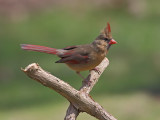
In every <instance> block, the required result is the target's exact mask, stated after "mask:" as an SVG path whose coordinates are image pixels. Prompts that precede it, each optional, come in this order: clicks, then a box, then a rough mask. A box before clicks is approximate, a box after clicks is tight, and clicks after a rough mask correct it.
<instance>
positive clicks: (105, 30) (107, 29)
mask: <svg viewBox="0 0 160 120" xmlns="http://www.w3.org/2000/svg"><path fill="white" fill-rule="evenodd" d="M104 34H105V36H106V38H108V39H112V34H111V26H110V24H109V22H107V26H106V28H104Z"/></svg>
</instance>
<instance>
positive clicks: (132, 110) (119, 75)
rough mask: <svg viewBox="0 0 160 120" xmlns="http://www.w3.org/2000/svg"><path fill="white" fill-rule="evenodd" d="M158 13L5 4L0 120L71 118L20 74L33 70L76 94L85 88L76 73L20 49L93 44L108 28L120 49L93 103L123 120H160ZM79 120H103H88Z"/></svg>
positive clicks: (55, 97)
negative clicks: (28, 68) (46, 73)
mask: <svg viewBox="0 0 160 120" xmlns="http://www.w3.org/2000/svg"><path fill="white" fill-rule="evenodd" d="M159 5H160V1H159V0H67V1H66V0H0V41H1V44H0V119H1V120H22V119H23V120H44V119H47V120H62V119H63V118H64V116H65V112H66V109H67V106H68V105H69V103H68V101H66V99H64V98H63V97H61V96H60V95H59V94H57V93H56V92H54V91H53V90H50V89H49V88H46V87H44V86H42V85H41V84H39V83H38V82H36V81H33V80H31V79H30V78H28V77H27V76H26V75H25V74H24V73H23V72H22V71H21V70H20V68H21V67H22V68H24V67H26V66H27V65H28V64H30V63H33V62H36V63H39V64H40V66H41V67H42V68H43V69H45V70H47V71H49V72H50V73H52V74H54V75H55V76H57V77H59V78H60V79H63V80H64V81H66V82H67V83H69V84H71V85H72V86H73V87H75V88H76V89H79V88H80V86H81V83H82V79H81V78H80V77H78V76H77V75H76V74H75V72H74V71H72V70H70V69H69V68H68V67H67V66H65V65H64V64H55V63H54V62H55V61H56V60H58V58H57V57H56V56H53V55H49V54H43V53H38V52H28V51H22V50H21V49H20V44H22V43H28V44H38V45H44V46H49V47H55V48H63V47H66V46H70V45H77V44H87V43H91V42H92V41H93V40H94V39H95V38H96V37H97V36H98V35H99V32H100V31H101V29H103V28H104V27H105V26H106V23H107V21H109V22H110V24H111V29H112V35H113V38H114V39H115V40H116V41H117V42H118V44H116V45H113V46H112V47H111V49H110V51H109V53H108V55H107V57H108V59H109V60H110V65H109V67H108V68H107V69H106V70H105V72H104V73H103V75H102V76H101V78H100V79H99V82H98V83H97V84H96V86H95V87H94V88H93V90H92V92H91V96H92V97H93V98H94V99H95V100H96V101H97V102H99V103H100V104H101V105H102V106H103V107H104V108H105V109H106V110H107V111H108V112H110V113H111V114H112V115H113V116H115V117H116V118H118V119H119V120H160V116H159V113H160V7H159ZM82 74H83V75H84V76H87V74H88V72H83V73H82ZM59 113H60V115H59ZM77 120H96V119H95V118H93V117H91V116H90V115H87V114H85V113H82V114H80V115H79V116H78V119H77Z"/></svg>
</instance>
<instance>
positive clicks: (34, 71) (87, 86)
mask: <svg viewBox="0 0 160 120" xmlns="http://www.w3.org/2000/svg"><path fill="white" fill-rule="evenodd" d="M108 65H109V60H108V59H107V58H105V59H104V60H103V61H102V62H101V63H100V64H99V65H98V66H97V67H98V70H99V71H100V72H99V73H97V72H96V71H94V70H92V71H90V74H89V75H88V77H87V78H86V79H84V80H83V82H82V86H81V88H80V89H79V90H76V89H75V88H73V87H72V86H70V85H69V84H68V83H66V82H64V81H63V80H60V79H59V78H57V77H55V76H53V75H51V74H50V73H48V72H46V71H45V70H43V69H42V68H41V67H40V66H39V65H38V64H36V63H32V64H30V65H28V66H27V67H26V68H25V69H22V71H23V72H24V73H25V74H26V75H27V76H29V77H30V78H31V79H33V80H36V81H37V82H40V83H41V84H43V85H44V86H46V87H49V88H51V89H53V90H55V91H56V92H58V93H59V94H61V95H62V96H63V97H65V98H66V99H67V100H68V101H69V102H70V105H69V107H68V109H67V111H66V116H65V118H64V120H76V118H77V116H78V115H79V113H80V112H86V113H88V114H90V115H91V116H94V117H95V118H97V119H99V120H117V119H116V118H114V117H113V116H112V115H111V114H109V113H108V112H106V111H105V110H104V109H103V107H102V106H100V105H99V104H98V103H97V102H95V101H94V100H93V99H92V98H91V97H90V95H89V93H90V91H91V90H92V88H93V87H94V85H95V84H96V83H97V82H98V79H99V77H100V76H101V74H102V73H103V71H104V70H105V69H106V67H107V66H108Z"/></svg>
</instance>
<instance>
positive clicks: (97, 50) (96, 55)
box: [21, 22, 117, 79]
mask: <svg viewBox="0 0 160 120" xmlns="http://www.w3.org/2000/svg"><path fill="white" fill-rule="evenodd" d="M116 43H117V42H116V41H115V40H114V39H113V38H112V34H111V27H110V24H109V22H107V26H106V27H105V28H104V29H103V30H102V31H101V32H100V34H99V35H98V37H97V38H96V39H95V40H94V41H93V42H92V43H90V44H84V45H74V46H68V47H65V48H63V49H56V48H50V47H45V46H40V45H31V44H21V49H23V50H28V51H37V52H43V53H48V54H52V55H57V56H58V57H59V58H60V59H59V60H58V61H56V62H55V63H65V64H66V65H67V66H68V67H69V68H71V69H72V70H74V71H76V73H77V74H78V75H79V76H80V77H81V78H82V79H84V77H83V76H82V75H81V74H80V72H81V71H87V70H89V71H90V70H95V71H96V72H98V73H99V70H98V68H96V66H98V65H99V64H100V63H101V62H102V60H103V59H104V58H105V57H106V54H107V53H108V50H109V49H110V47H111V45H112V44H116Z"/></svg>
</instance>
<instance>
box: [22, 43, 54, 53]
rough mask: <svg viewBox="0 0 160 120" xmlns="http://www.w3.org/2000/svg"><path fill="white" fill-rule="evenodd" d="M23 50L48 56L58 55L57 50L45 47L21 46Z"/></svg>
mask: <svg viewBox="0 0 160 120" xmlns="http://www.w3.org/2000/svg"><path fill="white" fill-rule="evenodd" d="M21 48H22V49H23V50H29V51H38V52H43V53H48V54H57V50H56V49H55V48H49V47H45V46H39V45H30V44H21Z"/></svg>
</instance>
